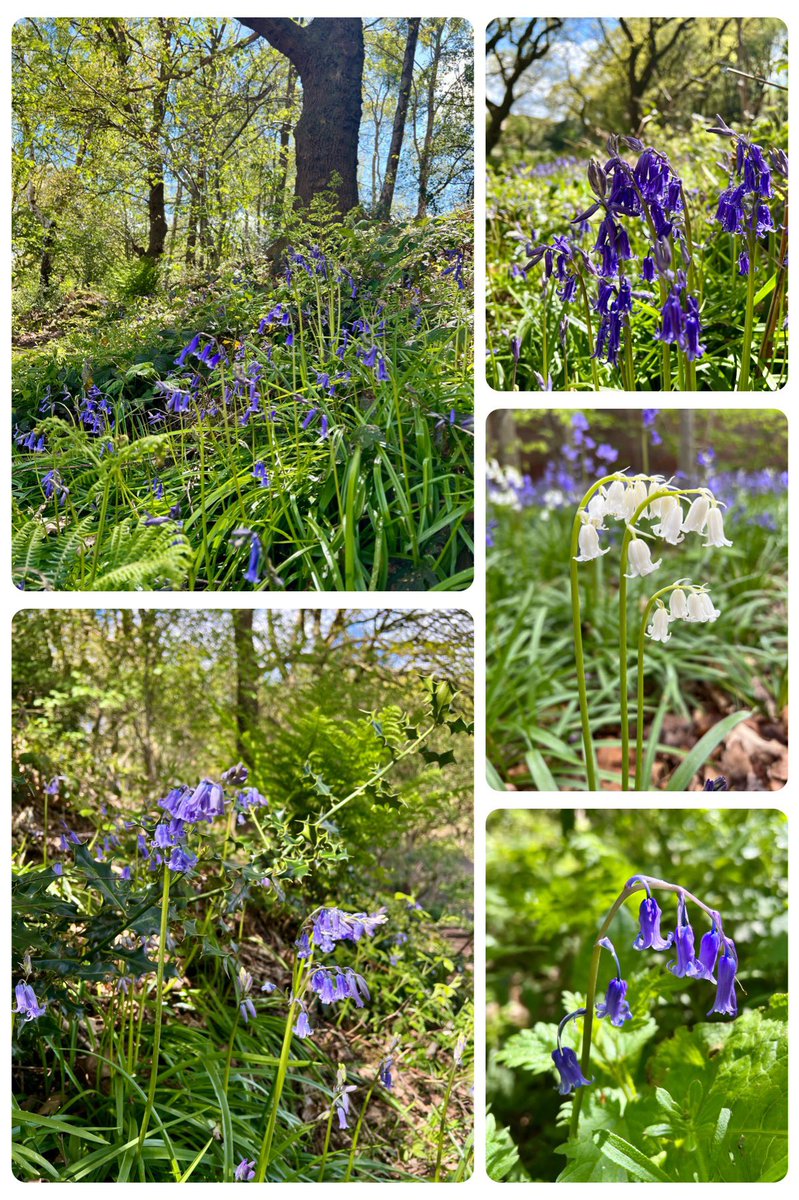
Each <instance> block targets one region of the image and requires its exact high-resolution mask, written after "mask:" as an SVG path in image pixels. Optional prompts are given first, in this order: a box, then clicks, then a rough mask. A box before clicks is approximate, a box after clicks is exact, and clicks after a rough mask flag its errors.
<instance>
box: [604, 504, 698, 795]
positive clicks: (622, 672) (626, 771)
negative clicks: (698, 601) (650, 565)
mask: <svg viewBox="0 0 799 1200" xmlns="http://www.w3.org/2000/svg"><path fill="white" fill-rule="evenodd" d="M706 490H707V489H706V488H664V489H663V491H661V492H654V493H653V494H652V495H651V496H647V498H646V500H643V501H642V502H641V503H640V504H639V505H638V508H637V509H636V510H635V512H634V513H633V515H632V517H631V518H630V521H629V522H628V524H627V528H626V529H625V531H624V537H623V539H622V543H621V563H620V565H619V707H620V709H621V788H622V791H623V792H628V791H629V790H630V726H629V719H630V718H629V708H628V693H629V683H628V677H627V553H628V551H629V548H630V541H631V540H632V536H633V532H634V529H635V526H636V524H637V523H638V521H639V519H640V518H641V516H642V514H643V513H645V512H646V510H647V509H648V508H649V505H650V504H652V503H653V502H654V501H655V500H662V499H663V498H664V497H665V496H694V495H702V494H703V493H704V492H705V491H706Z"/></svg>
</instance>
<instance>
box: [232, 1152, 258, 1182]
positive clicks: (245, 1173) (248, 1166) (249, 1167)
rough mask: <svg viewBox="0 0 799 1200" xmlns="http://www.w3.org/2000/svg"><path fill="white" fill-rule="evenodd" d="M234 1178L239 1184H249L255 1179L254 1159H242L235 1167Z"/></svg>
mask: <svg viewBox="0 0 799 1200" xmlns="http://www.w3.org/2000/svg"><path fill="white" fill-rule="evenodd" d="M235 1176H236V1179H237V1180H238V1182H239V1183H249V1181H250V1180H251V1179H255V1159H254V1158H251V1159H250V1158H243V1159H242V1160H241V1162H240V1163H239V1165H238V1166H237V1167H236V1170H235Z"/></svg>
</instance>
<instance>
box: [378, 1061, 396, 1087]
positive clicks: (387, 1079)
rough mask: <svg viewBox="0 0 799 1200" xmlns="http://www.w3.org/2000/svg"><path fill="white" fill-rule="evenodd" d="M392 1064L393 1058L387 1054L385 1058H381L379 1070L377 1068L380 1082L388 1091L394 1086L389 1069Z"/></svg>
mask: <svg viewBox="0 0 799 1200" xmlns="http://www.w3.org/2000/svg"><path fill="white" fill-rule="evenodd" d="M393 1065H394V1059H393V1057H392V1056H391V1055H390V1054H389V1055H388V1057H387V1058H384V1059H383V1061H382V1062H381V1064H380V1067H379V1070H378V1075H379V1078H380V1082H381V1083H382V1085H383V1087H384V1088H386V1089H387V1091H389V1092H390V1091H391V1090H392V1089H393V1087H394V1077H393V1075H392V1074H391V1069H392V1067H393Z"/></svg>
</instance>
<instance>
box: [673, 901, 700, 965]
mask: <svg viewBox="0 0 799 1200" xmlns="http://www.w3.org/2000/svg"><path fill="white" fill-rule="evenodd" d="M674 945H675V946H676V949H677V957H676V959H672V960H671V962H670V963H669V964H668V968H669V970H670V971H671V973H672V975H676V976H677V977H678V978H679V979H685V978H686V977H691V976H694V975H696V954H695V947H694V931H693V929H692V928H691V924H690V922H689V920H688V913H687V909H686V906H685V896H684V895H683V894H682V893H680V898H679V900H678V902H677V928H676V929H675V931H674Z"/></svg>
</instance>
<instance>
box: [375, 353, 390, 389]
mask: <svg viewBox="0 0 799 1200" xmlns="http://www.w3.org/2000/svg"><path fill="white" fill-rule="evenodd" d="M390 379H391V376H390V375H389V373H388V367H387V366H386V360H385V359H384V358H383V357H382V356H381V357H380V358H379V359H378V360H377V382H378V383H388V382H389V380H390Z"/></svg>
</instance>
